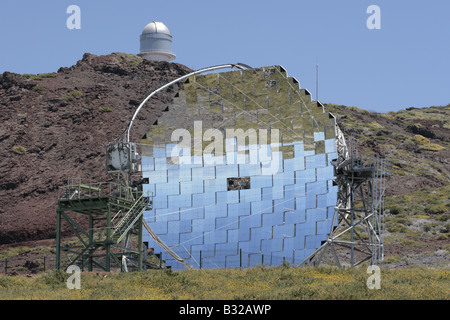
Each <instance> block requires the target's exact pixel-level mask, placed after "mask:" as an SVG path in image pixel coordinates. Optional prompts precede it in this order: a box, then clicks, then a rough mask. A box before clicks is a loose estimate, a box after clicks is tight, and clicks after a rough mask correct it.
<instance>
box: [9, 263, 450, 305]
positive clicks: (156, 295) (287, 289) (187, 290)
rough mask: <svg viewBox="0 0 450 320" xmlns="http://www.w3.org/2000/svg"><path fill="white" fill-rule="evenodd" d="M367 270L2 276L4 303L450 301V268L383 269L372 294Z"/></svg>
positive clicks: (258, 269) (265, 269) (262, 269)
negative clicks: (72, 283)
mask: <svg viewBox="0 0 450 320" xmlns="http://www.w3.org/2000/svg"><path fill="white" fill-rule="evenodd" d="M370 275H371V274H368V273H366V269H365V268H359V269H337V268H334V267H320V268H312V267H306V268H298V267H291V266H287V265H284V266H280V267H265V266H261V267H254V268H249V269H214V270H206V269H203V270H185V271H171V270H170V269H169V270H151V271H147V272H135V273H107V274H106V273H101V274H100V273H82V275H81V289H80V290H77V289H72V290H69V289H68V288H67V286H66V281H67V278H68V277H69V274H67V273H65V272H63V271H49V272H46V273H43V274H40V275H38V276H35V277H31V278H30V277H25V276H14V277H12V276H5V275H0V299H56V300H66V299H67V300H71V299H75V300H83V299H87V300H119V299H120V300H122V299H133V300H137V299H145V300H168V299H169V300H170V299H175V300H179V299H182V300H185V299H186V300H189V299H195V300H224V299H226V300H234V299H236V300H253V299H257V300H259V299H263V300H264V299H270V300H272V299H274V300H292V299H308V300H309V299H319V300H324V299H339V300H344V299H346V300H356V299H362V300H385V299H408V300H409V299H420V300H430V299H433V300H434V299H439V300H447V299H449V298H450V289H449V288H450V269H449V268H444V269H426V268H408V269H395V270H385V269H381V289H379V290H377V289H368V287H367V279H368V278H369V277H370Z"/></svg>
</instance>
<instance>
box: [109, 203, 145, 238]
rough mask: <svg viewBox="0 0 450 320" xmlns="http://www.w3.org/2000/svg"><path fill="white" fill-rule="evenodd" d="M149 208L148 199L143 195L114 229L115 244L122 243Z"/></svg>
mask: <svg viewBox="0 0 450 320" xmlns="http://www.w3.org/2000/svg"><path fill="white" fill-rule="evenodd" d="M147 207H148V197H146V196H144V194H142V195H141V196H140V197H139V198H138V199H137V200H136V202H135V203H134V204H133V205H132V206H131V208H130V209H129V210H128V212H127V213H126V214H125V215H124V216H123V217H122V219H120V221H119V222H118V223H117V225H116V226H115V227H114V231H113V233H112V235H111V236H112V239H113V241H114V242H116V243H119V242H120V241H122V239H123V238H124V237H125V235H126V234H127V233H128V231H130V229H131V228H132V227H133V226H134V224H135V223H136V221H137V220H138V219H139V218H140V217H141V216H142V214H143V213H144V211H145V209H146V208H147Z"/></svg>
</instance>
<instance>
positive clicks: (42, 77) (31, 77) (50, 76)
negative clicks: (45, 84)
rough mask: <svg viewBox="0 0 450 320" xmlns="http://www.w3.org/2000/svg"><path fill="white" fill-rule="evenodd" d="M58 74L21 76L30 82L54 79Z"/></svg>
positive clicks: (28, 74)
mask: <svg viewBox="0 0 450 320" xmlns="http://www.w3.org/2000/svg"><path fill="white" fill-rule="evenodd" d="M57 75H58V74H57V73H55V72H52V73H39V74H30V73H26V74H23V75H22V77H23V78H25V79H31V80H43V79H46V78H55V77H56V76H57Z"/></svg>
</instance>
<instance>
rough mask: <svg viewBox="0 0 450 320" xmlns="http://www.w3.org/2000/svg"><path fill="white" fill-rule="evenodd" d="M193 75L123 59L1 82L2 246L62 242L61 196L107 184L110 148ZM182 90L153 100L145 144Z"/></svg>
mask: <svg viewBox="0 0 450 320" xmlns="http://www.w3.org/2000/svg"><path fill="white" fill-rule="evenodd" d="M190 71H191V70H190V69H188V68H187V67H185V66H183V65H180V64H176V63H166V62H149V61H146V60H145V61H144V60H143V59H141V58H139V57H137V56H134V55H128V54H123V53H113V54H110V55H107V56H95V55H92V54H85V55H84V56H83V58H82V59H81V60H80V61H78V62H77V64H76V65H74V66H72V67H70V68H61V69H59V70H58V72H57V73H48V74H39V75H29V74H25V75H20V74H14V73H9V72H4V73H3V74H1V75H0V109H1V112H0V123H1V127H0V244H5V243H13V242H21V241H25V240H38V239H46V238H52V237H55V233H56V227H55V226H56V211H55V210H56V206H57V189H58V187H59V186H62V185H64V183H65V182H66V181H67V179H68V178H71V177H75V178H76V177H83V178H92V180H93V181H105V180H106V179H107V178H108V177H107V175H106V172H105V170H104V169H103V168H104V161H105V156H104V155H105V145H106V144H107V143H108V142H110V141H112V140H113V139H114V138H115V137H117V136H118V135H119V134H120V133H122V132H123V130H124V129H125V128H126V126H127V124H128V121H129V120H130V119H131V116H132V115H133V112H134V111H135V110H136V107H137V106H138V105H139V104H140V103H141V102H142V100H143V99H144V98H145V97H146V96H147V95H148V94H149V93H150V92H151V91H152V90H154V89H157V88H158V87H160V86H162V85H163V84H166V83H167V82H169V81H170V80H173V79H175V78H177V77H179V76H181V75H184V74H186V73H189V72H190ZM174 93H175V92H174V90H168V91H167V92H165V93H161V94H159V95H158V96H156V97H155V98H154V99H152V102H151V103H149V104H148V105H147V106H146V108H143V110H142V112H140V113H139V118H138V119H137V121H135V125H134V127H133V130H132V131H131V134H132V136H131V139H132V141H139V139H140V138H141V136H142V135H144V134H145V132H146V129H148V126H149V125H151V124H152V123H154V122H155V120H156V119H157V118H158V117H159V115H160V114H161V112H162V110H163V109H164V107H165V105H166V104H167V103H168V102H170V101H171V99H172V96H173V95H174Z"/></svg>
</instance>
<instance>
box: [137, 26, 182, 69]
mask: <svg viewBox="0 0 450 320" xmlns="http://www.w3.org/2000/svg"><path fill="white" fill-rule="evenodd" d="M140 41H141V48H140V53H139V54H138V56H140V57H142V58H144V59H147V60H154V61H171V60H173V59H175V57H176V56H175V54H173V52H172V35H171V34H170V31H169V29H168V28H167V27H166V26H165V25H164V23H162V22H156V21H153V22H150V23H149V24H147V25H146V26H145V28H144V30H142V34H141V37H140Z"/></svg>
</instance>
